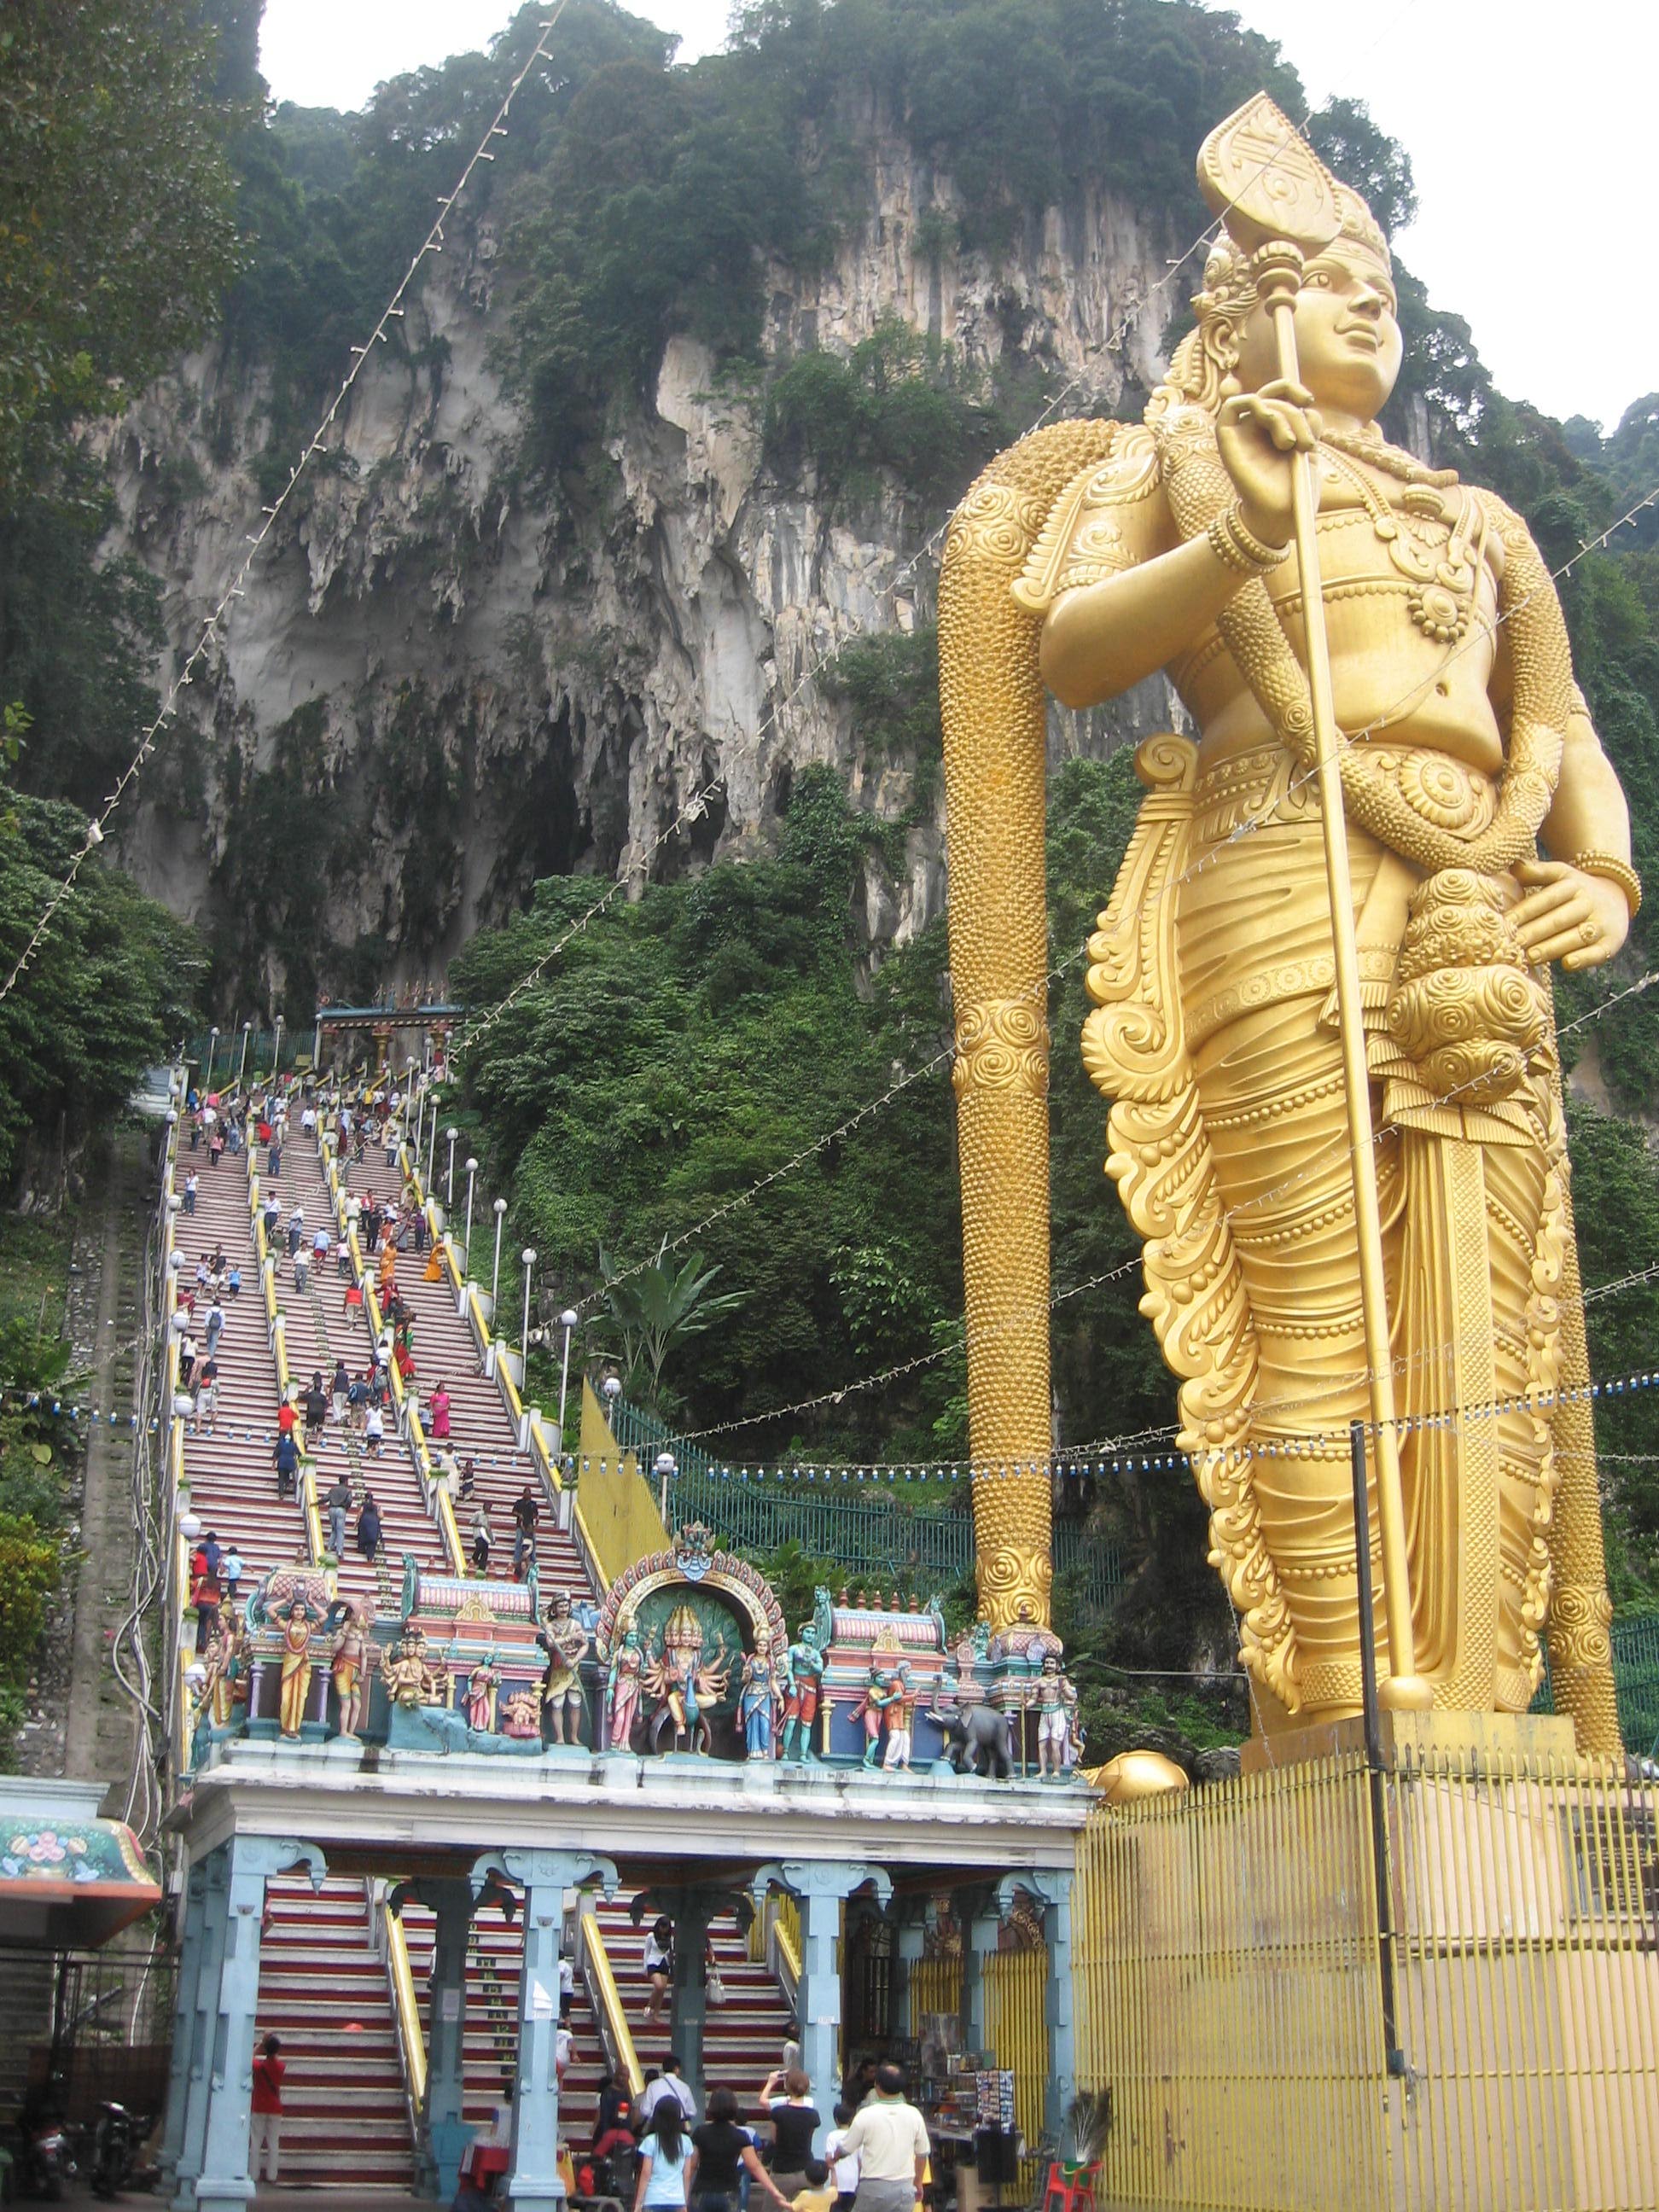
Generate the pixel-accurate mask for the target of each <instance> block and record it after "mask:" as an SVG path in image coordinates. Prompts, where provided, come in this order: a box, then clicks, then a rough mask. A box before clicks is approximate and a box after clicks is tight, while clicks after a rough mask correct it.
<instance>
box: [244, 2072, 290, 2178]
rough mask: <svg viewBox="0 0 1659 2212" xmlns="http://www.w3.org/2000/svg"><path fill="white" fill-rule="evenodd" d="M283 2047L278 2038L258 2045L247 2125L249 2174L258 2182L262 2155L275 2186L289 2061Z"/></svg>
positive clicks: (268, 2175)
mask: <svg viewBox="0 0 1659 2212" xmlns="http://www.w3.org/2000/svg"><path fill="white" fill-rule="evenodd" d="M282 2048H283V2039H282V2038H281V2036H279V2035H268V2036H266V2038H265V2039H264V2042H263V2043H262V2044H261V2045H259V2056H258V2057H257V2058H256V2059H255V2060H254V2062H253V2110H252V2117H251V2118H250V2120H249V2124H248V2139H247V2162H248V2172H249V2174H250V2176H251V2177H252V2179H253V2180H254V2181H255V2182H256V2183H257V2182H258V2179H259V2164H260V2157H261V2154H264V2155H265V2156H266V2157H267V2158H268V2160H269V2165H268V2166H267V2169H266V2172H265V2179H266V2180H267V2181H269V2182H270V2183H271V2184H272V2185H275V2183H276V2149H277V2142H278V2139H279V2137H280V2136H281V2135H282V2131H283V2075H285V2074H286V2073H287V2071H288V2062H287V2060H286V2059H284V2058H283V2057H279V2056H278V2054H279V2053H280V2051H281V2050H282Z"/></svg>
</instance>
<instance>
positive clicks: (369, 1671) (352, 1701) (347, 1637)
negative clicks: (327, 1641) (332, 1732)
mask: <svg viewBox="0 0 1659 2212" xmlns="http://www.w3.org/2000/svg"><path fill="white" fill-rule="evenodd" d="M375 1657H376V1646H375V1644H374V1639H373V1638H372V1637H371V1636H370V1635H369V1632H368V1614H367V1613H366V1611H365V1610H364V1608H363V1607H362V1606H356V1605H353V1606H348V1607H347V1608H346V1611H345V1616H344V1618H343V1620H342V1621H341V1623H340V1625H339V1626H338V1628H337V1630H336V1631H335V1634H334V1643H333V1646H332V1648H331V1651H330V1653H329V1671H330V1673H331V1675H332V1676H333V1678H334V1694H335V1697H336V1699H337V1702H338V1706H339V1722H340V1734H341V1735H344V1736H355V1735H356V1733H357V1731H358V1729H361V1728H362V1724H363V1715H364V1713H365V1712H366V1711H367V1710H368V1691H369V1685H370V1683H371V1682H372V1681H373V1680H374V1662H375Z"/></svg>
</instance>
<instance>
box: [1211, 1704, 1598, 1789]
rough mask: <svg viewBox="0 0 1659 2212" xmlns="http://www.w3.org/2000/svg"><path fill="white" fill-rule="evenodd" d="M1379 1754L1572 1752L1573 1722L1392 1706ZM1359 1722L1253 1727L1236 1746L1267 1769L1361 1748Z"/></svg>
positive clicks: (1467, 1756)
mask: <svg viewBox="0 0 1659 2212" xmlns="http://www.w3.org/2000/svg"><path fill="white" fill-rule="evenodd" d="M1380 1722H1381V1734H1382V1737H1383V1764H1384V1765H1395V1764H1396V1763H1398V1762H1400V1761H1401V1760H1403V1761H1405V1762H1406V1763H1407V1764H1408V1765H1409V1764H1419V1765H1420V1764H1421V1763H1422V1761H1423V1760H1424V1759H1448V1758H1452V1759H1463V1760H1466V1761H1477V1762H1479V1763H1480V1764H1481V1765H1486V1764H1490V1763H1491V1762H1492V1761H1495V1760H1502V1759H1559V1760H1568V1761H1570V1760H1571V1759H1572V1758H1573V1757H1574V1756H1575V1744H1574V1739H1573V1733H1572V1723H1571V1720H1569V1719H1567V1718H1566V1717H1565V1715H1563V1714H1559V1713H1438V1712H1427V1713H1390V1712H1384V1713H1383V1714H1382V1715H1381V1716H1380ZM1364 1748H1365V1723H1364V1721H1363V1720H1362V1719H1361V1718H1360V1717H1359V1715H1358V1713H1355V1714H1352V1716H1346V1717H1342V1718H1340V1719H1326V1720H1319V1721H1315V1722H1313V1723H1310V1725H1308V1726H1307V1727H1305V1728H1291V1729H1283V1730H1280V1731H1279V1732H1277V1733H1275V1734H1274V1735H1253V1736H1252V1737H1251V1738H1250V1740H1249V1742H1248V1743H1245V1744H1243V1745H1241V1746H1240V1748H1239V1765H1240V1767H1241V1769H1242V1770H1243V1772H1244V1773H1246V1774H1267V1773H1273V1772H1275V1771H1277V1770H1278V1769H1279V1768H1280V1767H1285V1766H1295V1765H1301V1764H1302V1763H1304V1761H1306V1760H1308V1759H1330V1758H1333V1757H1334V1756H1335V1755H1336V1754H1338V1753H1346V1752H1358V1753H1363V1752H1364Z"/></svg>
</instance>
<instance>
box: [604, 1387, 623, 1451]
mask: <svg viewBox="0 0 1659 2212" xmlns="http://www.w3.org/2000/svg"><path fill="white" fill-rule="evenodd" d="M599 1388H600V1389H601V1390H603V1391H604V1393H605V1419H606V1420H607V1421H608V1422H609V1424H610V1425H611V1435H612V1436H613V1437H614V1436H615V1435H616V1433H617V1400H618V1399H619V1398H620V1397H621V1396H622V1376H620V1375H607V1376H605V1380H604V1382H603V1383H600V1385H599ZM621 1466H622V1455H621V1450H620V1447H619V1448H618V1451H617V1467H618V1468H620V1467H621Z"/></svg>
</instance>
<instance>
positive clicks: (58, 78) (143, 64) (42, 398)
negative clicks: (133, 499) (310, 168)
mask: <svg viewBox="0 0 1659 2212" xmlns="http://www.w3.org/2000/svg"><path fill="white" fill-rule="evenodd" d="M211 55H212V49H211V44H210V41H209V40H207V39H206V38H205V37H204V33H203V31H202V28H201V10H200V9H199V8H197V7H195V6H192V5H191V4H188V0H9V5H8V7H7V9H6V12H5V15H4V18H3V21H0V118H3V127H0V499H6V500H9V499H10V498H11V497H13V496H14V495H15V493H16V492H17V490H18V489H19V486H20V483H25V482H27V479H28V477H29V475H30V474H31V472H32V469H33V465H34V464H35V459H36V456H35V454H34V453H32V452H31V450H30V449H31V447H38V444H39V442H40V435H41V434H46V435H60V434H61V433H62V431H63V429H64V427H65V426H66V425H67V424H69V423H70V422H74V421H76V420H77V419H83V418H85V417H86V416H93V415H104V414H108V413H112V412H114V411H118V410H119V408H120V406H121V404H122V402H123V396H124V394H125V392H129V391H131V390H133V389H135V388H137V387H138V386H142V385H143V383H144V382H145V381H147V380H148V379H149V378H150V377H151V376H153V375H155V373H156V372H157V371H158V370H159V369H161V368H165V367H166V366H167V364H168V362H171V361H172V360H173V357H174V356H175V355H177V354H178V353H179V351H181V350H182V349H183V348H184V347H185V345H186V344H188V343H190V341H191V339H192V338H194V337H196V336H197V334H198V333H199V332H200V331H202V330H203V329H204V327H205V326H206V325H207V323H208V322H209V320H210V316H211V314H212V312H213V310H214V308H215V307H216V305H217V301H218V296H219V293H220V291H221V289H222V286H223V284H224V281H225V278H226V276H227V275H228V272H229V270H230V268H231V265H232V239H233V234H232V228H231V223H230V218H229V213H228V203H229V194H230V176H229V172H228V168H227V167H226V165H225V160H224V153H223V147H222V136H223V132H222V125H221V124H220V121H219V118H217V117H216V114H215V112H214V110H213V108H212V106H210V103H209V102H207V101H206V100H204V79H205V78H206V77H207V76H208V74H209V72H210V68H211ZM31 434H33V435H31Z"/></svg>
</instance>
